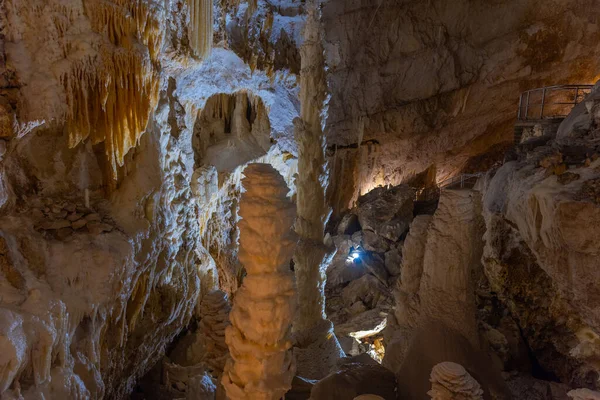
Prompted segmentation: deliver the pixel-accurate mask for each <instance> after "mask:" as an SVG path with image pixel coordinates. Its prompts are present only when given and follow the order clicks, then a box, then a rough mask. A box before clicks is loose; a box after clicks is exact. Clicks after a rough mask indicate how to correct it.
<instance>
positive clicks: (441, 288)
mask: <svg viewBox="0 0 600 400" xmlns="http://www.w3.org/2000/svg"><path fill="white" fill-rule="evenodd" d="M480 202H481V200H480V195H479V194H478V193H477V192H475V191H471V190H445V191H443V192H442V197H441V198H440V203H439V207H438V209H437V210H436V212H435V214H434V215H433V217H429V216H420V217H418V218H416V219H415V220H414V221H413V224H412V225H411V231H409V234H408V236H407V238H406V240H405V242H404V248H403V256H404V257H405V258H404V261H403V267H402V271H403V275H402V276H401V280H400V282H401V283H400V285H399V287H398V288H397V290H396V294H395V297H396V301H397V303H396V313H395V318H393V319H392V320H391V321H390V322H389V323H388V328H387V332H386V334H385V336H386V337H387V338H388V340H387V341H388V343H387V344H386V355H385V358H384V362H383V363H384V365H386V366H388V367H389V368H390V369H392V370H393V371H394V372H395V373H396V377H397V379H398V382H399V394H400V396H404V397H407V398H411V399H413V398H414V399H424V398H426V397H425V396H426V395H425V393H426V392H427V390H428V389H429V374H430V371H431V369H432V368H433V366H434V365H435V364H437V363H440V362H444V361H452V362H456V363H460V364H461V365H465V366H466V367H467V368H468V369H469V371H477V373H478V374H481V375H480V376H477V377H476V379H477V380H478V381H479V382H480V383H481V385H482V387H483V389H484V392H485V393H486V394H485V396H496V398H508V397H507V396H508V392H507V390H506V387H505V386H504V383H503V382H502V381H501V379H500V377H499V369H498V368H497V367H496V366H494V365H493V364H491V362H490V359H489V357H488V355H487V352H488V349H487V347H486V345H485V344H484V343H482V342H481V341H480V338H479V331H478V325H477V320H476V297H475V288H476V282H477V280H478V276H480V275H481V274H482V267H481V263H480V260H479V259H480V257H481V252H482V249H483V242H482V240H481V239H480V238H481V236H482V234H483V229H484V225H483V220H482V218H481V214H480V213H481V204H480ZM413 226H414V232H412V227H413ZM413 252H414V253H413ZM411 253H412V254H411ZM408 263H416V265H409V264H408ZM405 272H406V274H405ZM404 276H406V282H404V280H403V279H404ZM486 398H487V397H486ZM490 398H491V397H490Z"/></svg>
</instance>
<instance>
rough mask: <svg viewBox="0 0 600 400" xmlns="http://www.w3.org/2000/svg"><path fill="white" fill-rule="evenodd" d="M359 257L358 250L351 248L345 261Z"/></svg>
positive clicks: (351, 260)
mask: <svg viewBox="0 0 600 400" xmlns="http://www.w3.org/2000/svg"><path fill="white" fill-rule="evenodd" d="M359 258H360V251H358V250H352V251H351V252H350V254H349V255H348V258H347V259H346V261H348V262H354V261H356V260H358V259H359Z"/></svg>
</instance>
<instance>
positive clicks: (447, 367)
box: [427, 362, 483, 400]
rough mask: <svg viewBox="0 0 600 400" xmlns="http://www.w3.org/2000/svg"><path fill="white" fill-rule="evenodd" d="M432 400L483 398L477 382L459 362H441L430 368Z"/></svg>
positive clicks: (473, 399) (480, 399)
mask: <svg viewBox="0 0 600 400" xmlns="http://www.w3.org/2000/svg"><path fill="white" fill-rule="evenodd" d="M427 394H428V395H429V396H431V399H432V400H483V390H481V386H479V383H477V381H476V380H475V379H473V377H472V376H471V375H469V373H468V372H467V371H466V370H465V369H464V368H463V367H462V366H461V365H459V364H456V363H452V362H443V363H440V364H437V365H436V366H435V367H433V369H432V370H431V390H430V391H429V392H427Z"/></svg>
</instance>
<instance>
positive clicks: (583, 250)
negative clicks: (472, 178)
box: [482, 95, 600, 389]
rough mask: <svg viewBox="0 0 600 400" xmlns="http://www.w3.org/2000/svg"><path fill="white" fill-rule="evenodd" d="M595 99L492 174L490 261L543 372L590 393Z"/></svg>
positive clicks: (497, 286) (598, 164) (593, 373)
mask: <svg viewBox="0 0 600 400" xmlns="http://www.w3.org/2000/svg"><path fill="white" fill-rule="evenodd" d="M595 97H596V95H592V96H590V97H589V98H588V101H586V103H585V104H584V105H582V107H579V108H577V109H576V110H574V112H573V114H572V115H571V116H570V117H569V119H567V120H565V122H563V125H562V126H561V128H560V131H561V134H560V135H559V138H558V139H556V140H550V141H547V142H546V143H542V145H540V146H538V147H537V148H534V149H532V150H530V151H529V152H528V153H527V154H525V155H523V156H522V158H521V159H520V160H518V161H513V162H510V163H507V164H505V165H504V166H503V167H501V168H500V169H498V170H497V171H495V172H493V173H490V174H489V176H488V177H487V181H486V182H485V185H484V186H485V188H484V193H485V195H484V216H485V220H486V226H487V232H486V235H485V241H486V246H485V251H484V255H483V258H482V259H483V262H484V266H485V273H486V276H487V278H488V280H489V284H490V287H491V289H492V291H493V292H495V293H496V294H497V296H498V298H499V299H500V300H501V302H502V303H503V304H504V305H505V306H506V308H507V309H508V311H509V312H510V315H511V316H512V318H513V319H514V320H515V321H516V322H517V324H518V325H519V329H520V332H521V334H522V335H523V338H524V340H525V342H526V344H527V346H528V347H529V349H530V351H531V353H532V355H533V356H534V359H535V363H536V364H537V373H538V374H539V375H541V376H544V375H545V376H546V377H547V378H553V379H556V380H560V381H561V382H563V383H566V384H569V385H570V386H571V387H580V388H581V387H587V388H590V389H594V388H597V385H598V383H597V378H598V373H599V372H600V371H599V370H598V354H599V353H598V340H597V339H596V338H597V337H598V332H599V325H598V323H599V319H598V312H597V309H598V308H597V307H598V298H599V297H598V295H597V292H598V288H597V287H596V285H595V284H594V283H593V282H595V281H596V276H597V271H598V267H599V265H598V254H599V252H600V248H599V247H598V246H599V244H598V241H597V240H596V239H593V238H597V237H598V234H599V232H598V226H599V222H600V220H599V219H598V218H599V216H600V208H599V207H600V204H599V202H598V197H597V192H598V190H597V181H598V179H599V174H600V160H599V159H598V157H599V154H600V148H599V147H598V144H597V140H596V138H597V135H598V127H599V126H600V125H598V122H600V120H599V119H598V117H597V114H596V112H595V110H597V109H598V107H599V106H598V105H599V104H600V103H599V102H598V100H597V99H596V98H595ZM535 367H536V366H535V365H534V370H535V369H536V368H535Z"/></svg>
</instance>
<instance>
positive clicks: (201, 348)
mask: <svg viewBox="0 0 600 400" xmlns="http://www.w3.org/2000/svg"><path fill="white" fill-rule="evenodd" d="M230 311H231V306H230V304H229V300H228V298H227V294H226V293H225V292H223V291H221V290H213V291H211V292H209V293H207V294H206V295H205V296H204V297H203V298H202V301H201V302H200V307H199V310H198V314H199V316H200V323H199V326H198V330H197V331H196V332H195V333H194V335H195V342H194V343H193V344H192V345H191V346H190V347H189V348H188V349H187V354H186V359H187V360H186V364H192V363H193V364H195V363H203V364H205V365H207V366H208V367H209V369H210V371H211V372H212V373H213V375H214V376H219V375H220V374H221V373H222V372H223V368H224V367H225V361H226V359H227V356H228V349H227V344H226V343H225V329H226V328H227V327H228V326H229V324H230V322H229V312H230Z"/></svg>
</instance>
